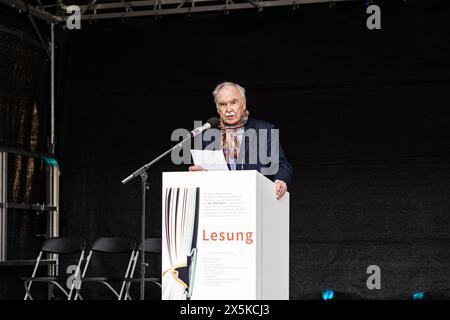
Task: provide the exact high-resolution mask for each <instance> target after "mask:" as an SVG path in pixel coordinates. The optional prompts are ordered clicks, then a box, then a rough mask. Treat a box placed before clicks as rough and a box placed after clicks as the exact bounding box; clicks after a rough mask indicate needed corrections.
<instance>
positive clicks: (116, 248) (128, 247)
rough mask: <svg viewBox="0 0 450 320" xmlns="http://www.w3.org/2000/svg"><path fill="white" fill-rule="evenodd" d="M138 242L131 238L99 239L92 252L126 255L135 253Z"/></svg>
mask: <svg viewBox="0 0 450 320" xmlns="http://www.w3.org/2000/svg"><path fill="white" fill-rule="evenodd" d="M135 248H136V241H135V240H134V239H132V238H129V237H110V238H98V239H97V240H95V241H94V244H93V245H92V248H91V250H92V251H95V252H102V253H126V252H131V251H134V249H135Z"/></svg>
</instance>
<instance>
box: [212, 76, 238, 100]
mask: <svg viewBox="0 0 450 320" xmlns="http://www.w3.org/2000/svg"><path fill="white" fill-rule="evenodd" d="M225 86H232V87H235V88H236V89H237V90H238V91H239V93H240V94H241V97H242V98H243V99H244V100H245V89H244V88H243V87H241V86H240V85H238V84H237V83H233V82H227V81H225V82H222V83H220V84H218V85H217V87H216V88H215V89H214V91H213V92H212V94H213V97H214V101H216V96H217V93H218V92H219V90H220V89H222V88H223V87H225Z"/></svg>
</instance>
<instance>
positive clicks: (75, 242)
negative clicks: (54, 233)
mask: <svg viewBox="0 0 450 320" xmlns="http://www.w3.org/2000/svg"><path fill="white" fill-rule="evenodd" d="M84 249H85V241H84V240H82V239H74V238H50V239H47V240H46V241H45V242H44V243H43V244H42V247H41V250H40V252H39V255H38V257H37V259H36V264H35V265H34V269H33V273H32V275H31V277H28V278H22V279H23V280H24V285H25V297H24V300H28V299H31V300H33V297H32V296H31V293H30V291H31V285H32V284H33V282H40V283H46V284H51V285H54V286H56V287H57V288H58V289H59V290H61V292H63V293H64V295H65V296H66V297H67V299H69V300H70V298H71V296H72V292H73V290H74V288H75V285H76V280H77V278H78V277H79V275H80V269H81V264H82V263H83V260H84ZM43 254H58V259H59V257H60V256H61V255H66V254H79V258H78V262H77V269H76V271H75V277H74V281H73V282H72V284H71V286H70V291H69V292H67V290H66V289H64V287H63V284H65V283H66V282H67V278H65V277H61V276H48V277H37V276H36V273H37V271H38V268H39V267H40V266H41V261H42V256H43Z"/></svg>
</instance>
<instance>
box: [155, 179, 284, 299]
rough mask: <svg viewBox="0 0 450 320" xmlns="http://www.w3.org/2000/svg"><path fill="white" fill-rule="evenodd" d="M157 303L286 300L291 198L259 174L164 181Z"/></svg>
mask: <svg viewBox="0 0 450 320" xmlns="http://www.w3.org/2000/svg"><path fill="white" fill-rule="evenodd" d="M162 225H163V227H162V228H163V230H162V247H163V252H162V277H163V278H162V287H163V289H162V297H163V299H165V300H172V299H192V300H211V299H219V300H226V299H233V300H253V299H288V298H289V193H287V194H286V195H285V196H284V197H283V198H282V199H280V200H277V199H276V197H275V185H274V183H273V182H271V181H270V180H269V179H267V178H266V177H264V176H262V175H261V174H259V173H258V172H257V171H227V172H223V171H220V172H218V171H216V172H166V173H163V219H162Z"/></svg>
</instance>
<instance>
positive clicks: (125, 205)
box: [57, 1, 450, 299]
mask: <svg viewBox="0 0 450 320" xmlns="http://www.w3.org/2000/svg"><path fill="white" fill-rule="evenodd" d="M378 3H379V4H380V5H381V8H382V29H381V30H376V31H370V30H368V29H367V28H366V19H367V17H368V15H367V14H366V13H365V6H364V5H363V4H362V3H345V4H340V3H338V4H336V5H335V6H333V7H331V8H330V7H329V5H328V4H322V5H308V6H307V5H305V6H300V8H299V9H297V10H292V9H291V8H289V9H287V8H281V9H266V10H264V11H263V12H261V13H257V12H256V10H249V11H243V12H231V13H230V14H229V15H221V14H220V15H216V14H197V15H194V16H191V17H190V18H188V17H185V16H176V17H168V16H164V17H163V18H161V19H159V20H155V19H136V20H126V21H123V22H121V21H99V22H92V23H89V22H87V21H84V22H83V24H82V30H80V31H61V32H59V34H58V43H59V44H60V48H59V55H58V58H59V61H60V64H59V66H58V72H59V81H58V87H57V88H58V92H59V96H58V101H59V102H58V109H59V112H58V123H57V124H58V132H57V133H58V138H59V140H58V141H57V142H58V145H57V155H58V159H59V161H60V164H61V169H62V176H61V181H62V199H61V200H62V201H61V203H62V208H61V212H62V230H63V234H64V235H68V236H81V237H84V238H86V239H88V241H89V243H91V242H92V240H93V239H95V238H96V237H99V236H108V235H131V236H135V237H139V234H140V233H139V231H140V213H141V212H140V203H141V202H140V201H141V199H140V184H139V181H134V182H133V183H131V184H129V185H122V184H121V183H120V181H121V180H122V179H123V178H124V177H126V176H127V175H128V174H129V173H130V172H131V171H133V170H135V169H137V168H138V167H140V166H141V165H143V164H144V163H146V162H148V161H150V160H152V159H153V158H154V157H156V156H157V155H158V154H160V153H161V152H163V151H165V150H166V149H167V148H169V147H170V146H172V144H173V142H171V141H170V136H171V133H172V131H173V130H174V129H176V128H189V129H191V128H192V127H193V121H194V120H206V119H207V118H209V117H210V116H212V115H214V112H215V106H214V104H213V101H212V96H211V91H212V89H213V88H214V86H215V85H216V84H217V83H219V82H221V81H223V80H228V81H234V82H237V83H240V84H241V85H243V86H244V87H245V88H246V89H247V101H248V107H249V109H250V112H251V115H252V116H253V117H255V118H260V119H264V120H267V121H271V122H273V123H275V124H277V125H278V126H279V127H280V129H281V141H282V144H283V147H284V149H285V152H286V154H287V156H288V158H289V160H290V161H291V163H292V164H293V166H294V170H295V179H294V183H293V185H292V187H291V190H290V191H291V227H290V228H291V233H290V236H291V242H290V246H291V247H290V252H291V259H290V260H291V263H290V284H291V285H290V296H291V298H292V299H316V298H320V292H321V291H322V290H323V289H325V288H331V289H333V290H335V291H336V292H338V293H340V294H342V296H346V297H350V298H368V299H382V298H386V299H407V298H409V297H410V295H411V294H412V292H414V291H426V292H432V293H435V294H436V293H442V292H444V294H445V293H446V292H448V290H449V289H450V276H449V271H448V265H449V263H450V236H449V232H448V231H449V230H450V215H449V212H450V200H449V192H450V146H449V139H448V138H449V137H450V125H449V121H450V108H449V102H450V42H449V41H448V34H449V31H450V4H449V3H448V2H447V1H408V2H406V3H405V2H403V1H385V2H378ZM185 169H186V167H176V166H174V165H172V164H171V162H170V158H168V159H165V160H164V161H161V162H160V163H159V164H158V165H157V166H155V167H153V168H152V169H151V170H150V171H149V174H150V185H151V187H150V196H149V202H150V203H149V210H148V214H147V218H148V219H147V221H148V225H147V230H148V232H147V233H148V235H156V236H159V235H160V234H161V231H160V230H161V191H160V189H161V172H163V171H173V170H185ZM370 265H378V266H379V267H380V268H381V286H382V287H381V290H369V289H368V288H367V286H366V280H367V278H368V277H369V275H368V274H366V269H367V267H368V266H370ZM98 266H100V267H102V268H103V269H104V270H105V272H107V271H108V272H109V271H114V269H116V265H115V264H114V263H107V262H103V264H102V263H100V264H99V265H98ZM159 267H160V266H159V265H158V263H157V262H156V261H154V263H153V264H152V268H153V270H154V271H158V268H159ZM274 276H276V275H274ZM91 296H92V297H95V298H106V297H108V296H106V295H105V294H103V291H101V290H100V289H98V288H96V289H92V291H91ZM447 297H448V293H447Z"/></svg>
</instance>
